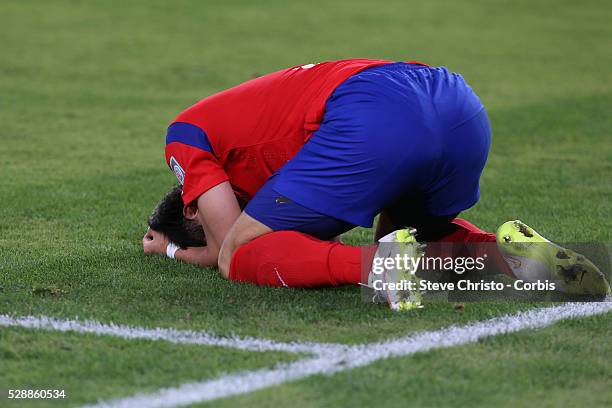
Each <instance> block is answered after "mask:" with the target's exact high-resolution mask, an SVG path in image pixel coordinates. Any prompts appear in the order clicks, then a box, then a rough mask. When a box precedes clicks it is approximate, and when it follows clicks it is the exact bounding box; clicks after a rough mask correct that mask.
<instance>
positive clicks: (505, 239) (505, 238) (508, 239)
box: [504, 235, 512, 242]
mask: <svg viewBox="0 0 612 408" xmlns="http://www.w3.org/2000/svg"><path fill="white" fill-rule="evenodd" d="M510 241H512V238H510V235H504V242H510Z"/></svg>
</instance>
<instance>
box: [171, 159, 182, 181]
mask: <svg viewBox="0 0 612 408" xmlns="http://www.w3.org/2000/svg"><path fill="white" fill-rule="evenodd" d="M170 168H171V169H172V171H173V172H174V174H176V178H177V179H178V181H179V183H181V185H183V183H184V182H185V170H183V168H182V167H181V165H180V164H179V163H178V161H176V159H175V158H174V156H172V157H170Z"/></svg>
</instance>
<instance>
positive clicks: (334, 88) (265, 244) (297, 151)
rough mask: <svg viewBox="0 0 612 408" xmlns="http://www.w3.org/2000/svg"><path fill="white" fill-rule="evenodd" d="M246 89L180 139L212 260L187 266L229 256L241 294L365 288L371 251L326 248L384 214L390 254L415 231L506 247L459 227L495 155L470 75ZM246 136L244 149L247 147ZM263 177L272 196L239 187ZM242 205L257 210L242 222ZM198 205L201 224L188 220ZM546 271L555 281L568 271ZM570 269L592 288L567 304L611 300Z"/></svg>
mask: <svg viewBox="0 0 612 408" xmlns="http://www.w3.org/2000/svg"><path fill="white" fill-rule="evenodd" d="M309 74H311V75H309ZM241 87H242V89H240V91H234V92H232V90H229V91H226V93H225V95H224V93H222V94H219V96H213V97H211V98H207V99H205V100H204V101H202V102H200V106H199V109H198V105H196V106H195V107H194V108H190V109H189V110H187V111H186V112H184V113H183V114H182V115H181V116H179V118H178V119H177V122H175V123H174V124H173V125H172V126H171V127H170V129H169V132H168V140H167V142H168V144H167V149H166V156H167V160H168V163H169V165H170V166H171V167H172V168H173V170H174V171H175V173H176V174H177V176H178V177H179V180H181V182H182V183H183V191H182V192H183V201H184V204H186V205H187V207H186V212H185V215H186V216H187V217H188V218H193V219H195V218H196V215H197V218H199V220H200V221H201V224H202V226H203V228H204V231H205V235H206V239H207V246H206V247H205V249H201V250H200V253H201V254H204V253H205V254H206V258H201V259H196V258H194V257H193V256H191V255H190V254H189V253H188V251H189V250H187V251H185V252H183V251H180V252H181V253H182V254H180V255H181V256H182V259H185V260H187V261H192V262H193V261H195V262H197V263H200V264H206V263H207V262H208V264H210V263H213V262H212V261H213V259H214V255H215V254H216V252H219V257H218V265H219V268H220V271H221V273H222V275H223V276H225V277H227V278H230V279H232V280H237V281H248V282H252V283H256V284H263V285H275V286H281V285H282V286H289V287H312V286H321V285H338V284H347V283H350V284H356V283H359V282H360V281H361V267H360V265H361V262H362V253H363V251H364V249H363V248H359V247H351V246H346V245H342V244H339V243H333V242H326V241H323V240H327V239H331V238H333V237H335V236H337V235H339V234H342V233H343V232H345V231H347V230H349V229H352V228H353V227H355V226H356V225H361V226H364V227H370V226H372V223H373V219H374V217H375V216H376V215H377V214H379V213H380V214H381V217H380V222H379V225H378V228H377V237H378V238H380V237H383V236H384V240H386V241H400V242H404V243H411V242H414V237H413V236H412V232H411V230H400V231H399V232H398V231H395V232H393V231H394V230H397V229H398V228H401V227H402V226H405V225H410V226H412V227H416V228H417V230H418V231H419V239H420V240H425V241H440V240H442V241H450V242H452V241H461V242H470V241H471V242H495V241H496V240H497V238H496V236H495V235H494V234H490V233H486V232H484V231H481V230H479V229H477V228H476V227H474V226H472V225H471V224H469V223H467V222H465V221H463V220H460V219H456V216H457V215H458V214H459V213H460V212H461V211H463V210H465V209H467V208H469V207H471V206H472V205H474V204H475V203H476V201H477V200H478V197H479V188H478V184H479V178H480V174H481V172H482V170H483V168H484V165H485V162H486V158H487V154H488V151H489V146H490V129H489V123H488V119H487V116H486V112H485V110H484V107H483V106H482V104H481V102H480V101H479V99H478V97H477V96H476V95H475V94H474V92H473V91H472V90H471V88H470V87H469V86H468V85H467V84H466V83H465V81H464V80H463V78H462V77H461V76H460V75H457V74H454V73H450V72H448V71H447V70H446V69H445V68H431V67H428V66H425V65H422V64H416V63H412V64H411V63H389V62H387V61H367V60H352V61H340V62H336V63H324V64H318V65H314V66H304V67H296V68H292V69H290V70H286V71H280V73H275V74H271V75H270V76H266V77H263V78H260V79H258V80H254V81H250V82H248V83H246V84H243V85H241V86H240V87H238V88H241ZM228 93H229V94H230V95H228ZM215 98H216V100H215ZM272 101H275V102H272ZM212 135H217V138H218V139H216V140H215V138H213V137H212ZM220 135H231V136H230V137H227V138H225V136H223V137H221V136H220ZM236 135H242V137H244V140H243V142H245V143H244V144H242V145H240V143H236V141H235V139H236V137H237V136H236ZM304 142H305V143H304ZM245 147H246V149H247V150H246V151H245ZM249 149H250V150H249ZM279 150H280V152H279ZM270 157H272V158H273V160H274V158H276V159H280V160H279V161H277V162H276V166H274V165H272V166H266V164H267V162H268V161H269V160H270ZM289 158H291V160H290V161H288V162H287V163H286V164H284V165H283V164H282V162H283V160H286V159H289ZM279 164H280V165H279ZM249 166H251V168H250V169H249ZM261 168H264V169H265V171H263V172H260V173H257V174H256V176H259V177H260V178H259V179H258V181H261V180H262V179H264V178H265V179H267V181H265V183H264V184H263V186H262V187H261V189H259V188H258V187H259V186H260V185H261V184H260V185H259V186H258V185H257V184H258V183H257V182H255V183H252V184H251V185H250V186H249V187H250V190H249V189H248V188H245V187H244V186H241V185H240V178H241V175H246V176H242V177H249V176H252V172H253V171H258V170H261ZM223 170H227V173H231V172H234V173H235V180H232V177H231V176H230V177H228V176H227V173H225V172H224V171H223ZM269 175H271V176H270V177H269V178H268V176H269ZM262 176H263V177H262ZM228 178H229V180H230V181H231V182H232V184H231V187H233V189H232V188H230V185H229V184H228V183H227V182H225V181H226V180H228ZM253 186H256V188H253ZM255 192H256V193H255ZM235 193H236V195H238V196H239V197H241V198H243V199H245V201H247V200H248V201H249V202H248V204H247V205H246V208H245V209H244V212H242V214H240V215H239V216H238V215H237V214H238V213H239V210H238V205H237V203H236V199H235V198H234V194H235ZM253 194H254V197H253V198H252V199H250V200H249V198H250V197H251V196H253ZM194 200H197V211H196V207H193V206H192V207H189V204H190V203H192V202H194ZM190 208H191V209H190ZM236 217H237V220H236V222H235V223H234V222H233V220H234V219H236ZM153 228H154V229H155V226H153ZM526 229H528V227H526V226H524V225H523V224H520V223H517V222H515V223H507V224H504V226H503V228H502V229H500V240H501V242H500V249H501V254H502V255H503V254H506V255H510V254H509V253H508V252H509V251H506V246H507V244H508V243H509V242H514V241H515V240H517V239H518V240H523V239H532V238H533V236H534V234H531V237H528V236H527V235H526V234H524V231H525V230H526ZM150 234H153V233H150ZM149 238H151V236H149ZM145 241H147V237H145ZM149 241H152V239H149ZM145 245H146V242H145ZM415 245H416V244H415ZM540 247H542V246H540ZM174 248H175V247H172V246H170V252H172V251H174ZM552 248H553V247H552V246H550V247H549V249H547V251H552V250H553V249H552ZM375 249H376V247H372V248H370V250H369V252H370V256H371V255H372V254H373V252H374V250H375ZM192 251H193V250H192ZM194 253H195V252H194ZM473 255H474V256H477V255H478V254H473ZM512 255H513V256H519V255H520V256H526V257H534V254H531V253H525V254H516V253H513V254H512ZM181 256H179V257H181ZM538 256H539V255H538ZM540 258H542V257H541V256H540ZM545 258H546V262H544V264H545V265H544V268H545V269H548V270H549V274H550V275H551V276H550V278H551V279H556V278H557V277H556V276H555V275H556V274H557V273H558V272H557V269H558V268H557V263H558V262H557V261H556V260H555V259H554V258H550V257H545ZM549 258H550V259H549ZM204 261H207V262H204ZM490 262H492V263H496V264H497V265H498V266H499V268H500V269H501V270H503V271H504V272H506V273H508V274H510V275H513V276H519V277H521V278H527V280H529V279H528V278H529V275H530V274H531V271H528V270H524V268H521V267H517V268H514V269H513V270H511V269H510V268H509V267H508V265H507V264H506V262H505V261H504V260H503V257H502V256H500V255H499V254H497V256H492V257H491V258H490ZM565 262H566V263H567V262H568V261H565ZM571 262H572V265H575V266H576V267H578V268H582V269H583V270H584V271H586V272H585V273H586V275H587V277H588V279H586V280H585V279H584V274H583V279H582V281H581V282H578V281H576V282H566V285H565V289H566V290H567V291H572V292H582V293H584V292H586V293H605V291H607V290H608V285H607V283H606V281H605V279H604V277H603V274H601V272H599V271H598V270H597V269H596V268H595V267H594V266H592V264H590V263H588V261H586V260H578V259H577V258H574V259H572V260H571ZM512 265H513V266H516V264H512ZM572 267H573V266H572ZM385 276H389V277H390V279H398V278H401V277H402V276H401V275H396V274H389V275H385ZM538 277H541V274H540V275H539V276H538ZM387 296H388V300H389V303H390V304H391V305H392V307H394V308H402V307H405V305H408V304H410V301H409V299H406V298H404V297H403V294H402V293H399V294H387ZM389 297H390V298H389Z"/></svg>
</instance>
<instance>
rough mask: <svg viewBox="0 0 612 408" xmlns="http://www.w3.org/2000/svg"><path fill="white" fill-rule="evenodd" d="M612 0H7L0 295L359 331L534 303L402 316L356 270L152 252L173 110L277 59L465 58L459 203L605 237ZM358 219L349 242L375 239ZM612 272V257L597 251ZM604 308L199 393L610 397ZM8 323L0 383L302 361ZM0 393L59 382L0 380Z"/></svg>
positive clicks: (114, 384) (61, 306)
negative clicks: (226, 274)
mask: <svg viewBox="0 0 612 408" xmlns="http://www.w3.org/2000/svg"><path fill="white" fill-rule="evenodd" d="M610 21H612V5H611V4H610V3H609V2H606V1H589V0H587V1H583V2H573V1H565V0H563V1H514V2H502V1H486V0H481V1H467V0H465V1H450V0H448V1H435V2H416V1H400V0H395V1H385V2H380V3H372V2H367V1H362V0H354V1H334V2H325V1H318V0H315V1H311V2H291V3H288V2H284V1H280V0H262V1H258V2H248V1H234V0H231V1H199V2H198V1H178V2H165V1H144V0H143V1H131V0H124V1H106V2H75V1H68V0H64V1H60V0H57V1H42V0H41V1H17V0H4V1H2V2H1V3H0V50H1V55H2V57H1V58H0V123H1V124H2V126H1V127H0V175H1V181H0V204H1V205H0V314H12V315H46V316H54V317H58V318H69V319H74V318H76V317H79V318H81V319H94V320H98V321H101V322H111V321H112V322H116V323H123V324H131V325H137V326H147V327H174V328H181V329H197V330H206V331H209V332H213V333H216V334H219V335H229V334H237V335H248V336H255V337H264V338H270V339H275V340H281V341H294V340H300V341H302V340H309V341H324V342H339V343H351V344H352V343H363V342H369V341H375V340H382V339H387V338H390V337H394V336H399V335H404V334H407V333H410V332H416V331H419V330H428V329H437V328H441V327H445V326H448V325H450V324H464V323H467V322H470V321H474V320H483V319H487V318H490V317H494V316H498V315H501V314H506V313H512V312H514V311H517V310H523V309H528V308H531V307H537V306H539V305H532V304H527V303H502V302H496V303H470V304H467V305H466V307H465V309H463V310H457V309H455V308H453V306H452V305H451V304H445V303H434V304H428V305H426V307H425V309H422V310H419V311H415V312H414V313H407V314H393V313H391V312H390V311H389V310H388V309H387V308H386V307H383V306H374V305H369V304H365V303H362V302H361V299H360V296H359V289H357V288H353V287H345V288H340V289H321V290H281V289H272V288H260V287H254V286H249V285H237V284H232V283H229V282H227V281H225V280H223V279H221V278H220V277H218V276H217V274H216V271H215V270H212V269H200V268H197V267H193V266H189V265H185V264H178V263H176V262H174V261H171V260H168V259H165V258H162V257H145V256H144V255H143V254H142V248H141V241H140V240H141V237H142V235H143V234H144V231H145V229H146V218H147V216H148V215H149V213H150V211H151V209H152V207H153V206H154V204H155V203H156V201H157V200H158V199H159V198H160V196H161V195H162V194H163V193H164V192H165V191H167V190H168V189H169V188H170V187H171V186H172V185H173V183H174V182H175V177H174V175H173V174H172V173H171V172H170V171H168V169H167V167H166V165H165V162H164V156H163V148H164V137H165V128H166V126H167V125H168V123H169V122H170V121H171V120H172V119H173V117H174V116H175V115H176V114H177V113H178V112H180V111H181V110H183V109H184V108H186V107H187V106H189V105H191V104H192V103H193V102H195V101H197V100H198V99H201V98H203V97H205V96H206V95H208V94H211V93H213V92H215V91H219V90H221V89H224V88H227V87H229V86H232V85H234V84H237V83H239V82H241V81H244V80H247V79H250V78H252V77H253V76H256V75H261V74H264V73H267V72H269V71H273V70H277V69H281V68H284V67H287V66H293V65H297V64H305V63H310V62H317V61H323V60H332V59H340V58H350V57H370V58H386V59H395V60H408V59H416V60H421V61H425V62H427V63H429V64H431V65H445V66H447V67H448V68H449V69H451V70H454V71H457V72H460V73H462V74H463V75H464V76H465V78H466V79H467V80H468V82H469V83H470V84H471V85H472V87H473V88H474V89H475V90H476V92H477V93H478V94H479V95H480V97H481V99H482V100H483V102H484V104H485V105H486V106H487V109H488V112H489V116H490V119H491V123H492V128H493V146H492V151H491V154H490V158H489V162H488V164H487V167H486V169H485V172H484V175H483V178H482V186H481V187H482V197H481V201H480V202H479V203H478V204H477V205H476V206H475V207H474V208H472V209H470V210H469V211H468V212H467V213H466V214H464V216H465V218H467V219H469V220H470V221H472V222H474V223H475V224H477V225H479V226H480V227H482V228H485V229H489V230H493V229H495V228H496V227H497V226H498V225H499V224H500V223H502V222H504V221H506V220H509V219H515V218H519V219H521V220H523V221H525V222H526V223H528V224H530V225H532V226H533V227H534V228H536V229H538V231H540V232H541V233H543V234H544V235H545V236H548V237H551V238H553V239H555V240H557V241H560V242H604V243H606V242H611V241H612V239H611V238H612V236H611V233H610V231H611V230H612V218H611V217H610V215H611V214H612V130H611V129H612V115H611V114H610V113H611V112H612V70H611V69H610V67H611V66H612V25H611V24H610ZM371 239H372V231H370V230H363V229H362V230H359V231H353V232H351V233H349V234H348V236H347V237H346V240H347V242H351V243H366V242H369V241H371ZM607 272H610V271H607ZM611 327H612V314H607V315H602V316H596V317H591V318H587V319H582V320H572V321H566V322H562V323H559V324H556V325H554V326H551V327H548V328H546V329H543V330H540V331H528V332H521V333H516V334H512V335H504V336H499V337H495V338H491V339H487V340H484V341H481V342H479V343H477V344H474V345H465V346H460V347H455V348H448V349H443V350H438V351H431V352H427V353H422V354H417V355H415V356H412V357H404V358H398V359H391V360H385V361H380V362H377V363H375V364H373V365H371V366H367V367H364V368H359V369H355V370H349V371H345V372H342V373H339V374H337V375H335V376H332V377H327V376H314V377H310V378H307V379H303V380H299V381H296V382H292V383H287V384H284V385H280V386H277V387H273V388H268V389H265V390H262V391H258V392H255V393H252V394H247V395H243V396H239V397H233V398H229V399H225V400H219V401H215V402H213V403H212V404H211V405H214V406H217V405H219V404H220V405H222V406H228V407H250V406H253V405H254V404H258V405H261V406H266V405H268V406H269V405H271V404H272V405H276V406H288V405H291V406H292V407H295V408H297V407H319V406H324V407H337V406H374V405H377V406H406V405H413V406H450V405H452V406H466V407H467V406H470V407H473V406H491V405H498V406H533V405H536V404H537V405H539V406H559V405H565V406H606V405H608V406H609V405H610V404H612V366H611V364H610V361H611V360H610V356H611V353H612V345H611V344H612V342H611V340H612V331H611ZM294 358H295V356H293V355H286V354H283V353H262V354H254V353H249V352H244V351H237V350H233V349H222V348H213V347H199V348H198V347H196V346H187V345H184V346H175V345H170V344H167V343H164V342H149V341H144V340H139V341H127V340H118V339H113V338H107V337H95V336H92V335H79V334H62V333H51V332H42V331H29V330H25V329H18V328H0V395H1V393H2V392H3V390H6V389H10V388H20V389H22V388H50V387H51V388H52V387H59V388H66V390H67V393H68V398H67V399H66V400H65V401H63V404H68V405H70V406H74V405H79V404H83V403H91V402H95V401H96V400H98V399H102V398H103V399H107V398H111V397H121V396H129V395H131V394H133V393H135V392H147V391H154V390H156V389H158V388H160V387H164V386H173V385H178V384H180V383H182V382H187V381H201V380H203V379H207V378H213V377H215V376H218V375H220V374H222V373H231V372H235V371H239V370H250V369H254V368H259V367H265V366H270V365H273V364H275V363H278V362H285V361H290V360H293V359H294ZM5 403H7V405H6V406H43V405H45V404H50V405H51V406H56V405H57V404H56V403H49V402H37V401H26V402H23V401H22V402H21V403H17V402H14V401H10V402H7V401H5V400H2V401H0V405H5Z"/></svg>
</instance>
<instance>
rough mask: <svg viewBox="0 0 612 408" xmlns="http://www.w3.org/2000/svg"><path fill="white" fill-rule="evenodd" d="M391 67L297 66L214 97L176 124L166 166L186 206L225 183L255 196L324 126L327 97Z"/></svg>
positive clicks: (360, 62) (357, 63)
mask: <svg viewBox="0 0 612 408" xmlns="http://www.w3.org/2000/svg"><path fill="white" fill-rule="evenodd" d="M390 62H391V61H384V60H368V59H350V60H341V61H333V62H322V63H319V64H308V65H302V66H296V67H293V68H289V69H285V70H282V71H278V72H274V73H272V74H269V75H265V76H263V77H260V78H256V79H253V80H251V81H248V82H245V83H243V84H241V85H238V86H236V87H233V88H230V89H228V90H226V91H223V92H220V93H217V94H215V95H212V96H209V97H208V98H205V99H203V100H201V101H200V102H198V103H196V104H195V105H193V106H191V107H190V108H188V109H187V110H185V111H184V112H182V113H181V114H180V115H178V116H177V118H176V119H175V120H174V122H173V123H172V124H171V125H170V127H169V128H168V134H167V137H166V162H167V163H168V165H169V166H170V168H171V169H172V170H173V171H174V172H175V173H176V175H177V177H178V178H179V181H180V182H181V184H182V185H183V202H184V203H185V204H188V203H190V202H191V201H193V200H195V199H197V198H198V197H199V196H200V195H201V194H203V193H204V192H206V191H207V190H209V189H211V188H212V187H214V186H216V185H217V184H219V183H222V182H224V181H226V180H229V182H230V183H231V185H232V188H233V189H234V192H235V193H236V196H237V197H238V198H239V200H241V201H243V202H246V201H249V200H250V199H251V197H253V195H254V194H255V193H256V192H257V190H259V188H260V187H261V186H262V185H263V184H264V183H265V182H266V180H267V179H268V177H270V175H272V174H273V173H274V172H275V171H276V170H278V169H279V168H280V167H282V166H283V165H284V164H285V163H286V162H287V161H288V160H289V159H291V158H292V157H293V156H294V155H295V154H296V153H297V152H298V150H299V149H300V148H301V147H302V146H303V145H304V143H306V141H307V140H308V138H309V137H310V136H311V135H312V133H313V132H314V131H316V130H317V129H318V128H319V125H320V123H321V121H322V119H323V113H324V111H325V103H326V101H327V98H328V97H329V96H330V95H331V94H332V92H333V91H334V89H336V88H337V87H338V86H339V85H340V84H341V83H342V82H343V81H344V80H346V79H347V78H348V77H350V76H351V75H354V74H356V73H358V72H360V71H362V70H364V69H366V68H370V67H373V66H378V65H383V64H388V63H390Z"/></svg>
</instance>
